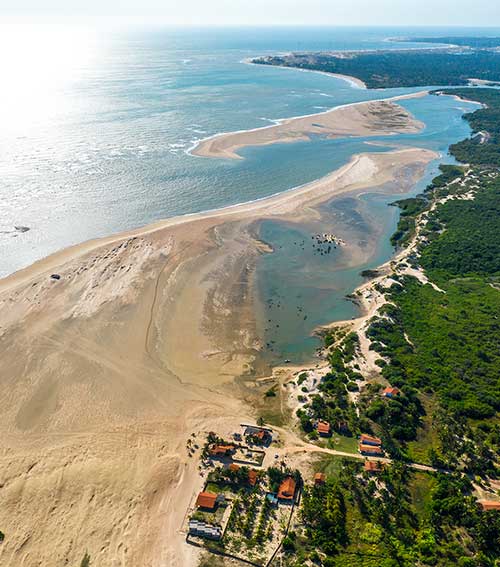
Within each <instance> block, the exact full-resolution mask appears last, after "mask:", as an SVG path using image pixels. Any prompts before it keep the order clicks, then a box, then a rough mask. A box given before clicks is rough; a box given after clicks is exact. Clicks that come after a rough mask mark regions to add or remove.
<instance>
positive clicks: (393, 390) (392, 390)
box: [382, 388, 400, 396]
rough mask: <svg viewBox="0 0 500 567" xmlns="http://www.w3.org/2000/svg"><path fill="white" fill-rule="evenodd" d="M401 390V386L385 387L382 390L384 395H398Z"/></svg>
mask: <svg viewBox="0 0 500 567" xmlns="http://www.w3.org/2000/svg"><path fill="white" fill-rule="evenodd" d="M399 392H400V390H399V388H384V389H383V390H382V396H397V395H398V394H399Z"/></svg>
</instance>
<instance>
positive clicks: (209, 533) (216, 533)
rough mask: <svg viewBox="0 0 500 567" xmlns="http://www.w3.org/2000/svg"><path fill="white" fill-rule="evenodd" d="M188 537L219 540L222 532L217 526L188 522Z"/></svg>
mask: <svg viewBox="0 0 500 567" xmlns="http://www.w3.org/2000/svg"><path fill="white" fill-rule="evenodd" d="M189 535H193V536H197V537H206V538H208V539H220V538H221V537H222V530H221V528H220V527H219V526H212V525H210V524H206V523H205V522H199V521H198V520H189Z"/></svg>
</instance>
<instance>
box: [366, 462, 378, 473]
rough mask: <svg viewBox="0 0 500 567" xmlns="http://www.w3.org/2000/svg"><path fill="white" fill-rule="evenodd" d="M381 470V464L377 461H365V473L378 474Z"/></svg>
mask: <svg viewBox="0 0 500 567" xmlns="http://www.w3.org/2000/svg"><path fill="white" fill-rule="evenodd" d="M381 470H382V464H381V463H380V462H379V461H365V471H366V472H380V471H381Z"/></svg>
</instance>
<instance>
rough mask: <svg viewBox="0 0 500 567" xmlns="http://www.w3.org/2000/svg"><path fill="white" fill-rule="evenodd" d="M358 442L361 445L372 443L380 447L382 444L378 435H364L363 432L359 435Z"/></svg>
mask: <svg viewBox="0 0 500 567" xmlns="http://www.w3.org/2000/svg"><path fill="white" fill-rule="evenodd" d="M359 442H360V443H361V444H362V445H374V446H375V447H381V446H382V440H381V439H379V438H378V437H373V436H372V435H366V434H365V433H363V434H362V435H361V436H360V438H359Z"/></svg>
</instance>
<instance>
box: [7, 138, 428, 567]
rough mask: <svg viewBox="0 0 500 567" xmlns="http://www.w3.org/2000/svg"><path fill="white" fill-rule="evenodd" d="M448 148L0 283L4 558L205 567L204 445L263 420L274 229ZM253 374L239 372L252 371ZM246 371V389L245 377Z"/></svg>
mask: <svg viewBox="0 0 500 567" xmlns="http://www.w3.org/2000/svg"><path fill="white" fill-rule="evenodd" d="M435 158H436V155H435V154H434V153H433V152H430V151H428V150H423V149H414V148H412V149H404V150H398V151H392V152H387V153H375V154H362V155H358V156H355V157H354V158H353V159H352V160H351V161H350V162H349V163H348V164H347V165H345V166H344V167H342V168H340V169H339V170H338V171H336V172H334V173H332V174H330V175H328V176H326V177H324V178H323V179H320V180H318V181H315V182H313V183H310V184H307V185H304V186H302V187H299V188H297V189H294V190H291V191H288V192H286V193H282V194H280V195H276V196H273V197H270V198H268V199H263V200H261V201H256V202H253V203H248V204H244V205H238V206H234V207H229V208H226V209H222V210H220V211H215V212H210V213H204V214H196V215H190V216H184V217H179V218H174V219H170V220H167V221H164V222H160V223H156V224H155V225H152V226H149V227H146V228H143V229H138V230H135V231H131V232H128V233H125V234H121V235H118V236H113V237H109V238H104V239H101V240H95V241H91V242H87V243H84V244H81V245H79V246H75V247H72V248H69V249H67V250H64V251H62V252H60V253H57V254H54V255H53V256H51V257H49V258H46V259H44V260H41V261H39V262H37V263H36V264H34V265H33V266H31V267H29V268H27V269H25V270H22V271H20V272H18V273H16V274H13V275H12V276H10V277H8V278H6V279H4V280H2V281H1V282H0V357H1V360H2V373H1V382H2V384H1V386H2V387H1V389H0V392H1V405H2V408H3V409H2V412H1V414H0V433H1V434H0V487H1V488H0V494H1V496H2V505H1V506H0V529H1V530H2V531H3V532H4V533H5V535H6V538H5V541H4V543H3V544H2V545H1V546H0V565H23V566H26V567H28V566H30V567H31V566H35V565H49V564H50V565H54V566H59V565H61V566H62V565H79V564H80V562H81V560H82V557H83V554H84V553H85V551H88V553H89V554H90V557H91V564H92V565H94V564H95V565H99V567H115V566H116V567H118V566H119V567H143V566H147V567H149V566H151V567H156V566H158V567H159V566H163V565H169V566H171V567H189V566H191V565H193V564H194V561H195V556H194V555H193V549H192V548H190V547H189V546H186V545H185V543H184V534H183V533H182V531H181V526H182V524H183V518H184V513H185V510H186V507H187V505H188V502H189V500H190V498H191V496H192V493H193V491H194V490H196V489H197V488H198V487H200V486H201V484H202V479H201V478H200V476H199V474H198V470H197V468H196V463H195V459H193V458H190V457H188V455H187V452H186V440H187V438H188V437H189V435H191V433H193V432H195V433H196V435H197V437H196V439H199V440H200V441H201V437H202V434H203V432H207V431H209V430H211V429H213V430H216V431H219V432H224V431H226V430H227V431H230V430H231V428H234V427H235V424H237V423H239V422H240V421H241V420H242V419H252V417H253V418H254V417H255V416H252V415H249V414H251V413H252V410H251V407H252V405H251V402H252V395H253V394H252V391H253V390H252V389H253V387H254V381H253V379H252V378H251V371H252V367H253V365H254V362H255V357H256V355H257V354H258V353H259V349H261V348H262V346H261V344H260V341H259V337H258V336H257V332H256V322H255V315H254V314H255V309H256V304H255V298H254V291H253V290H254V285H253V283H254V282H253V280H254V267H255V263H256V261H257V259H258V257H259V256H260V255H261V254H263V253H267V252H269V251H268V249H267V248H266V247H265V246H263V244H262V243H261V242H259V241H258V240H257V239H256V236H255V235H256V234H257V232H256V227H257V223H258V222H259V221H260V220H261V219H265V218H276V219H283V220H287V221H289V222H300V221H301V220H307V219H308V218H310V217H311V216H315V215H317V214H318V211H317V207H318V205H321V204H322V203H324V202H325V201H327V200H329V199H331V198H332V197H334V196H335V195H339V194H341V193H353V194H355V193H356V192H366V191H367V190H370V191H384V192H387V191H393V192H395V193H397V192H398V191H400V192H403V191H406V190H408V189H409V187H410V186H411V184H413V183H414V182H415V180H416V179H417V178H418V177H419V176H420V175H422V173H423V171H424V169H425V166H426V165H427V164H428V163H429V161H431V160H433V159H435ZM245 375H247V378H246V381H245V379H241V378H240V380H238V381H235V378H238V377H241V376H243V377H245ZM242 380H243V382H242Z"/></svg>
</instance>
